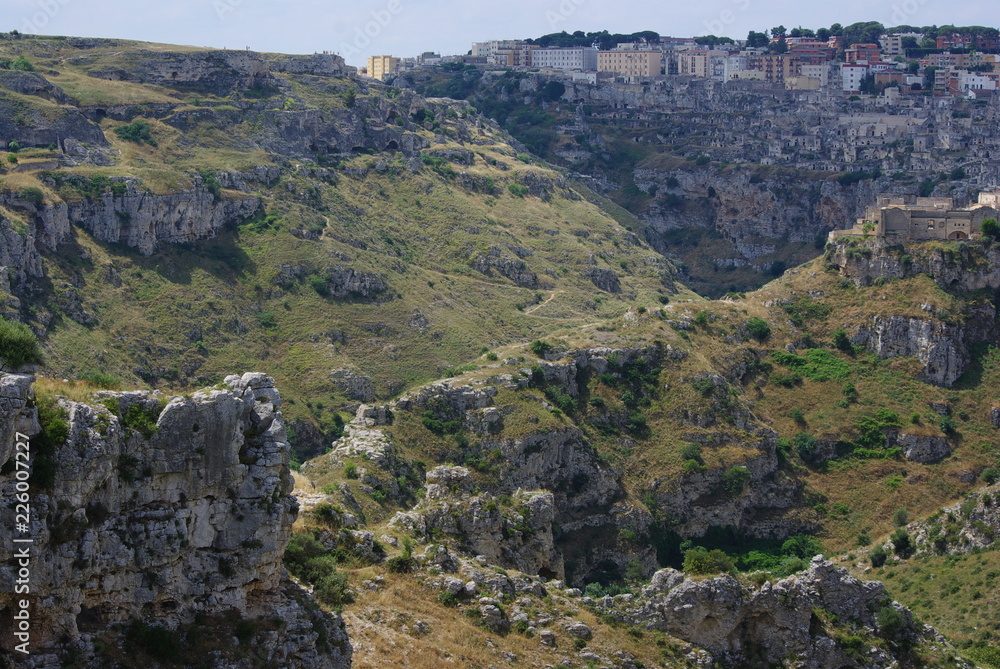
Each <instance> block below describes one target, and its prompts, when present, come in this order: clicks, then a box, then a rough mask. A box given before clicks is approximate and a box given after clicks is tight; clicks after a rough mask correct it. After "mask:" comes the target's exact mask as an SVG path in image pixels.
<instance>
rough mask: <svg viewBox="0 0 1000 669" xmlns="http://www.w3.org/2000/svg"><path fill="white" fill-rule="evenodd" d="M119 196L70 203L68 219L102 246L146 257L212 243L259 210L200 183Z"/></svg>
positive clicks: (252, 200)
mask: <svg viewBox="0 0 1000 669" xmlns="http://www.w3.org/2000/svg"><path fill="white" fill-rule="evenodd" d="M129 190H130V192H129V193H128V194H126V195H123V196H121V197H116V196H112V195H104V196H103V197H101V198H100V199H98V200H94V201H90V200H82V201H79V202H74V203H70V204H69V205H68V206H67V207H66V215H67V217H68V218H69V220H70V221H71V222H72V223H75V224H77V225H80V226H82V227H83V228H85V229H86V230H88V231H89V232H90V233H91V234H93V235H94V237H96V238H97V239H99V240H101V241H104V242H117V243H121V244H125V245H126V246H131V247H134V248H136V249H137V250H138V251H139V253H142V254H143V255H150V254H152V253H153V252H155V251H156V249H157V247H158V246H159V245H160V244H164V243H166V244H179V243H190V242H195V241H198V240H201V239H211V238H213V237H215V236H216V235H217V234H218V233H219V232H220V231H221V230H223V229H224V228H226V227H228V226H232V225H234V224H235V223H237V222H238V221H241V220H243V219H246V218H249V217H250V216H252V215H253V214H255V213H256V212H257V210H258V209H259V208H260V200H259V199H258V198H256V197H240V198H227V197H218V196H216V195H215V194H213V193H211V192H210V191H209V190H208V189H206V188H205V187H204V186H203V185H202V184H201V183H197V185H196V186H195V187H194V188H192V189H190V190H183V191H180V192H178V193H172V194H169V195H153V194H150V193H147V192H142V191H139V190H138V189H136V188H135V187H131V188H130V189H129Z"/></svg>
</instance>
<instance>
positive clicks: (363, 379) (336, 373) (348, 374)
mask: <svg viewBox="0 0 1000 669" xmlns="http://www.w3.org/2000/svg"><path fill="white" fill-rule="evenodd" d="M330 380H331V381H333V384H334V385H335V386H337V387H338V388H340V390H341V391H342V392H343V393H344V394H345V395H346V396H347V397H349V398H350V399H352V400H358V401H359V402H371V401H372V400H374V399H375V384H373V383H372V380H371V379H370V378H369V377H367V376H364V375H362V374H358V373H357V372H355V371H354V370H351V369H335V370H333V371H332V372H330Z"/></svg>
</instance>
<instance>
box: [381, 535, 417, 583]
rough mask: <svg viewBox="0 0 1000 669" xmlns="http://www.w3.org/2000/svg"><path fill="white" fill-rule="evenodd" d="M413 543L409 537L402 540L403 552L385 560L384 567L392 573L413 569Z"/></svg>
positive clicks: (406, 571) (407, 571)
mask: <svg viewBox="0 0 1000 669" xmlns="http://www.w3.org/2000/svg"><path fill="white" fill-rule="evenodd" d="M413 564H414V560H413V544H411V543H410V540H409V539H406V540H404V541H403V553H402V554H401V555H397V556H396V557H392V558H389V559H388V560H386V561H385V566H386V569H388V570H389V571H390V572H391V573H393V574H406V573H409V572H410V571H412V570H413Z"/></svg>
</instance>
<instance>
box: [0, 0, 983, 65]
mask: <svg viewBox="0 0 1000 669" xmlns="http://www.w3.org/2000/svg"><path fill="white" fill-rule="evenodd" d="M856 21H881V22H882V23H884V24H886V25H898V24H900V23H908V24H911V25H918V26H919V25H931V24H939V25H941V24H946V23H952V24H955V25H992V26H997V25H998V18H997V14H996V0H963V1H962V2H945V1H944V0H840V1H839V2H820V3H808V4H807V3H805V2H803V1H802V0H794V1H793V0H702V1H700V2H690V1H686V2H679V1H677V0H667V1H666V2H663V1H662V0H661V1H659V2H657V1H656V0H616V1H615V2H608V1H607V0H504V1H502V2H484V1H482V0H464V1H461V0H355V1H354V2H323V1H321V0H168V1H166V2H159V3H149V4H147V3H144V2H136V1H135V0H130V1H127V2H126V1H125V0H2V9H0V30H12V29H17V30H20V31H21V32H29V33H37V34H49V35H53V34H54V35H83V36H90V37H122V38H130V39H141V40H148V41H153V42H168V43H173V44H193V45H198V46H212V47H228V48H230V49H233V48H243V47H246V46H249V47H250V48H251V49H254V50H257V51H279V52H284V53H313V52H316V51H324V50H329V51H334V52H336V53H340V54H341V55H343V56H344V57H345V58H346V59H347V62H348V63H350V64H352V65H360V64H363V62H364V59H365V58H366V57H367V56H369V55H371V54H381V53H386V54H393V55H397V56H413V55H417V54H419V53H421V52H423V51H438V52H443V53H445V54H454V53H465V52H467V51H468V50H469V49H470V46H471V43H472V42H474V41H483V40H487V39H501V38H525V37H533V36H539V35H543V34H545V33H549V32H557V31H560V30H567V31H569V32H573V31H574V30H583V31H586V32H590V31H596V30H605V29H606V30H609V31H611V32H623V33H631V32H636V31H639V30H655V31H657V32H659V33H660V34H663V35H676V36H692V35H705V34H709V33H713V34H720V35H728V36H730V37H734V38H743V37H746V34H747V32H748V31H749V30H751V29H753V30H766V29H768V28H770V27H772V26H776V25H778V24H783V25H785V26H787V27H788V28H792V27H795V26H798V25H801V26H803V27H808V28H819V27H823V26H829V25H830V24H832V23H843V24H844V25H847V24H849V23H854V22H856ZM366 33H367V34H366Z"/></svg>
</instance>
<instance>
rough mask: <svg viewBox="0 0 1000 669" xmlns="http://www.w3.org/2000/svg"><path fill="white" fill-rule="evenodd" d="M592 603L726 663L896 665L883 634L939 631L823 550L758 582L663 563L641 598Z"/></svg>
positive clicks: (896, 637)
mask: <svg viewBox="0 0 1000 669" xmlns="http://www.w3.org/2000/svg"><path fill="white" fill-rule="evenodd" d="M584 601H587V600H584ZM593 604H594V605H595V606H596V607H597V610H598V611H600V612H602V613H604V614H606V615H609V616H611V617H613V618H614V619H616V620H619V621H621V622H626V623H630V624H637V625H642V626H644V627H646V628H647V629H655V630H662V631H665V632H668V633H669V634H672V635H674V636H676V637H679V638H681V639H683V640H685V641H688V642H690V643H693V644H695V645H698V646H701V647H702V648H705V649H706V650H708V651H709V652H710V653H711V654H712V656H713V658H714V659H715V661H716V662H721V663H723V664H726V665H728V666H754V663H757V662H762V663H775V664H781V665H782V666H788V665H785V663H786V662H788V661H789V660H790V659H792V658H794V662H795V664H794V665H791V666H803V667H815V668H816V669H827V668H829V669H839V668H840V667H845V666H847V667H879V666H887V665H894V663H895V662H896V660H895V658H894V653H893V651H892V650H890V649H889V648H887V647H886V645H885V640H886V639H888V640H890V641H892V642H894V643H899V642H912V641H917V640H919V639H921V638H923V637H927V638H933V636H934V633H933V630H930V629H929V628H924V627H922V626H918V625H917V624H915V623H914V621H913V619H912V615H911V614H910V612H909V611H908V610H907V609H905V608H904V607H902V606H901V605H899V604H898V603H896V602H892V601H891V600H890V599H889V598H888V596H887V594H886V591H885V587H884V586H883V585H882V584H881V583H878V582H876V581H866V582H862V581H858V580H857V579H855V578H853V577H851V576H850V575H848V573H847V572H846V571H845V570H844V569H838V568H836V567H835V566H834V565H833V563H832V562H829V561H827V560H824V559H823V556H817V557H815V558H813V560H812V563H811V564H810V565H809V568H808V569H806V570H805V571H803V572H801V573H798V574H795V575H793V576H789V577H788V578H785V579H782V580H780V581H777V582H768V581H765V582H764V583H763V584H761V585H760V586H759V587H754V586H748V585H744V584H742V583H740V582H739V581H737V580H736V579H734V578H732V577H731V576H728V575H724V576H719V577H716V578H712V579H707V580H695V579H692V578H691V577H685V576H684V575H683V574H681V573H680V572H677V571H674V570H673V569H664V570H662V571H659V572H657V573H656V574H655V575H654V576H653V579H652V581H651V582H650V584H649V585H648V586H647V587H645V588H643V590H642V593H641V594H640V595H638V596H634V595H619V596H616V597H605V598H603V599H602V600H598V601H596V602H593ZM886 610H889V611H893V612H894V613H895V615H894V614H886V613H884V611H886ZM890 620H891V621H892V625H891V626H890V625H889V624H888V621H890ZM848 637H850V638H848ZM879 637H881V639H879ZM865 639H867V640H865Z"/></svg>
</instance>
